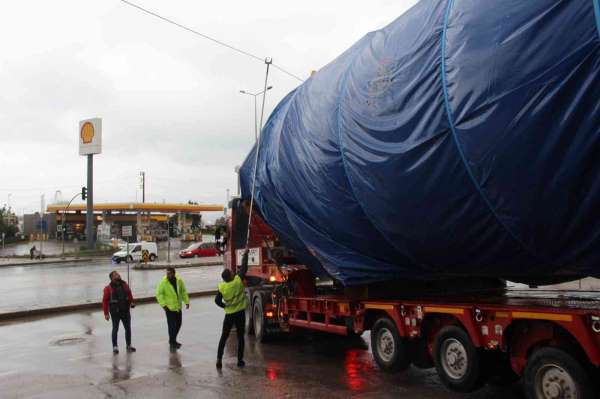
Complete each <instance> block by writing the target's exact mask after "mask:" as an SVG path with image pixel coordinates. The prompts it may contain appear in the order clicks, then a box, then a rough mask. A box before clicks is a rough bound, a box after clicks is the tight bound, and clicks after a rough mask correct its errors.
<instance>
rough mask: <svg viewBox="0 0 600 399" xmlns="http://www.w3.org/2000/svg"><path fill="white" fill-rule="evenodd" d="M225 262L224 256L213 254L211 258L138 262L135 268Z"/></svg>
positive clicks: (201, 265) (159, 267)
mask: <svg viewBox="0 0 600 399" xmlns="http://www.w3.org/2000/svg"><path fill="white" fill-rule="evenodd" d="M222 264H223V257H222V256H213V257H210V258H194V259H181V258H176V259H171V262H167V261H156V262H148V263H147V264H146V263H136V264H135V266H133V268H134V269H135V270H156V269H164V268H166V267H168V266H172V267H175V268H184V267H203V266H220V265H222Z"/></svg>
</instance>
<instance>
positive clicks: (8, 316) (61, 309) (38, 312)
mask: <svg viewBox="0 0 600 399" xmlns="http://www.w3.org/2000/svg"><path fill="white" fill-rule="evenodd" d="M216 294H217V290H206V291H196V292H190V293H188V295H189V297H190V298H197V297H203V296H212V295H216ZM155 301H156V297H154V296H146V297H142V298H136V299H135V303H136V305H137V304H141V303H151V302H155ZM87 309H94V310H102V302H88V303H80V304H77V305H65V306H56V307H52V308H41V309H31V310H19V311H16V312H8V313H0V322H3V321H13V320H17V319H23V318H29V317H45V316H52V315H59V314H64V313H73V312H78V311H81V310H87Z"/></svg>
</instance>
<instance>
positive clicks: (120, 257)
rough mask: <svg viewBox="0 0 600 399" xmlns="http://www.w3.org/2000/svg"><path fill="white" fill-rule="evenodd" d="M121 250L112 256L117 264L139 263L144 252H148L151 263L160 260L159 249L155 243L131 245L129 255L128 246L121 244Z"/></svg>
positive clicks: (143, 242)
mask: <svg viewBox="0 0 600 399" xmlns="http://www.w3.org/2000/svg"><path fill="white" fill-rule="evenodd" d="M119 247H120V249H119V250H118V251H117V252H115V253H114V254H113V256H112V260H113V261H114V262H116V263H121V261H129V262H134V261H135V262H139V261H141V260H142V252H143V251H144V250H147V251H148V258H149V260H150V262H154V261H155V260H156V259H158V247H157V246H156V243H155V242H148V241H142V242H135V243H130V244H129V254H128V253H127V244H120V245H119Z"/></svg>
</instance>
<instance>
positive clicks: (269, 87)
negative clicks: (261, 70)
mask: <svg viewBox="0 0 600 399" xmlns="http://www.w3.org/2000/svg"><path fill="white" fill-rule="evenodd" d="M272 88H273V86H267V90H271V89H272ZM267 90H263V91H261V92H258V93H250V92H249V91H246V90H240V93H242V94H247V95H249V96H252V97H254V140H255V141H258V127H257V123H258V120H257V119H258V117H257V115H256V97H257V96H260V95H261V94H263V93H264V92H265V91H267ZM261 128H262V126H261Z"/></svg>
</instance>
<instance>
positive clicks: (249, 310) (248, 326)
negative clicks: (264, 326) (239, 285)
mask: <svg viewBox="0 0 600 399" xmlns="http://www.w3.org/2000/svg"><path fill="white" fill-rule="evenodd" d="M252 313H253V309H252V295H251V294H248V295H246V312H245V317H246V333H247V334H248V335H254V322H253V319H252Z"/></svg>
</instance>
